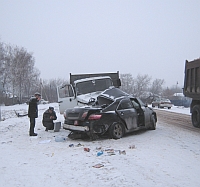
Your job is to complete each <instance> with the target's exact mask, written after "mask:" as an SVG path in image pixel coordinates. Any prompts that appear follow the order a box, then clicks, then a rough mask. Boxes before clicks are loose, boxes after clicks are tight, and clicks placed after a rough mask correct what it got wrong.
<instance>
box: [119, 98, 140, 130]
mask: <svg viewBox="0 0 200 187" xmlns="http://www.w3.org/2000/svg"><path fill="white" fill-rule="evenodd" d="M116 112H117V114H118V115H119V117H120V118H121V119H122V120H123V121H124V122H125V123H126V125H127V128H128V131H131V130H133V129H135V128H137V119H138V118H137V111H136V109H135V108H134V107H133V104H132V102H131V101H130V99H122V100H121V101H120V103H119V105H118V107H117V110H116Z"/></svg>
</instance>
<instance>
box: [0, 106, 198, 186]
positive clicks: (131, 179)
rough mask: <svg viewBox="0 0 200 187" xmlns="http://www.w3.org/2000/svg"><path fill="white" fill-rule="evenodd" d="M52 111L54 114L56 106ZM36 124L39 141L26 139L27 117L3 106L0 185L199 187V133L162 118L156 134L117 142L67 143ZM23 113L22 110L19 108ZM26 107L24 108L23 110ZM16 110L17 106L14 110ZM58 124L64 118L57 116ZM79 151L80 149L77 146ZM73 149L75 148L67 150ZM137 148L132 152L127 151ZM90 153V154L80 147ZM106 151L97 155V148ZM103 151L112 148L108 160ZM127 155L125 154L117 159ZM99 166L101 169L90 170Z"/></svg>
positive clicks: (143, 133)
mask: <svg viewBox="0 0 200 187" xmlns="http://www.w3.org/2000/svg"><path fill="white" fill-rule="evenodd" d="M50 105H51V106H54V107H55V109H56V111H57V114H58V107H57V104H56V103H54V104H50ZM50 105H40V110H39V113H40V115H39V118H38V119H37V125H36V126H37V132H38V134H39V136H38V137H37V138H35V137H33V138H32V137H29V136H28V126H29V120H28V118H27V117H22V118H17V117H15V116H13V115H12V113H13V108H12V107H4V108H3V109H2V113H3V114H4V115H5V114H6V120H5V121H2V122H1V123H0V150H1V154H0V183H1V186H4V187H13V186H15V187H21V186H25V187H27V186H28V187H29V186H30V187H40V186H41V187H55V186H56V187H64V186H65V187H66V186H74V187H77V186H81V187H99V186H105V187H108V186H109V187H119V186H120V187H132V186H139V187H147V186H148V187H163V186H167V187H175V186H176V187H186V186H187V187H188V186H193V187H198V186H200V181H199V173H200V146H199V145H200V133H199V132H195V131H191V130H188V129H184V128H181V127H180V126H176V125H171V124H168V123H166V121H162V119H161V118H160V119H159V120H158V123H157V129H156V130H155V131H139V132H134V133H132V134H130V135H128V136H126V137H123V138H122V139H120V140H112V139H102V140H98V141H82V140H70V139H67V140H66V141H65V142H55V138H56V137H61V136H62V137H67V134H68V131H65V130H63V129H61V131H60V132H55V133H50V132H45V131H44V127H43V126H42V125H41V117H42V113H43V112H44V110H45V109H46V108H47V107H48V106H50ZM17 107H18V108H17V109H18V110H21V111H23V110H26V107H27V106H26V105H24V106H17ZM22 107H24V108H22ZM15 109H16V106H15ZM58 120H59V121H63V117H62V116H61V115H59V114H58ZM79 143H80V144H81V145H82V146H78V144H79ZM70 144H74V147H69V145H70ZM133 145H134V146H135V148H134V149H130V148H129V147H130V146H133ZM85 147H87V148H90V152H86V151H84V148H85ZM100 147H101V149H102V150H104V153H103V154H102V155H101V156H97V152H98V151H99V150H97V148H100ZM106 149H114V153H115V154H114V155H112V156H109V154H108V153H107V152H106V151H105V150H106ZM119 150H121V151H123V150H125V152H126V154H119ZM96 164H102V165H103V167H101V168H94V167H93V166H94V165H96Z"/></svg>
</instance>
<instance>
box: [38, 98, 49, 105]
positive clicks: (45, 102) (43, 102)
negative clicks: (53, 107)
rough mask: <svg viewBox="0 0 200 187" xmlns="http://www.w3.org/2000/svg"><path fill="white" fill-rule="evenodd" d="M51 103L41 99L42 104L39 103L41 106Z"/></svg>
mask: <svg viewBox="0 0 200 187" xmlns="http://www.w3.org/2000/svg"><path fill="white" fill-rule="evenodd" d="M48 103H49V101H45V100H44V99H40V102H39V104H48Z"/></svg>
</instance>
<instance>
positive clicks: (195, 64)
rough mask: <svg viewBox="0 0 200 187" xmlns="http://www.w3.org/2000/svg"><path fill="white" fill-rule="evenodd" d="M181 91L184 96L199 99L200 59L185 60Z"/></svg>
mask: <svg viewBox="0 0 200 187" xmlns="http://www.w3.org/2000/svg"><path fill="white" fill-rule="evenodd" d="M183 93H184V95H185V96H186V97H190V98H193V99H196V100H200V59H196V60H193V61H190V62H189V61H187V60H186V62H185V79H184V88H183Z"/></svg>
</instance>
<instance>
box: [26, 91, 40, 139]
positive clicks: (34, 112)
mask: <svg viewBox="0 0 200 187" xmlns="http://www.w3.org/2000/svg"><path fill="white" fill-rule="evenodd" d="M40 99H41V94H40V93H38V92H36V93H35V94H34V96H32V97H31V98H30V100H29V107H28V117H29V118H30V130H29V136H37V133H35V132H34V128H35V118H37V117H38V102H39V101H40Z"/></svg>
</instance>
